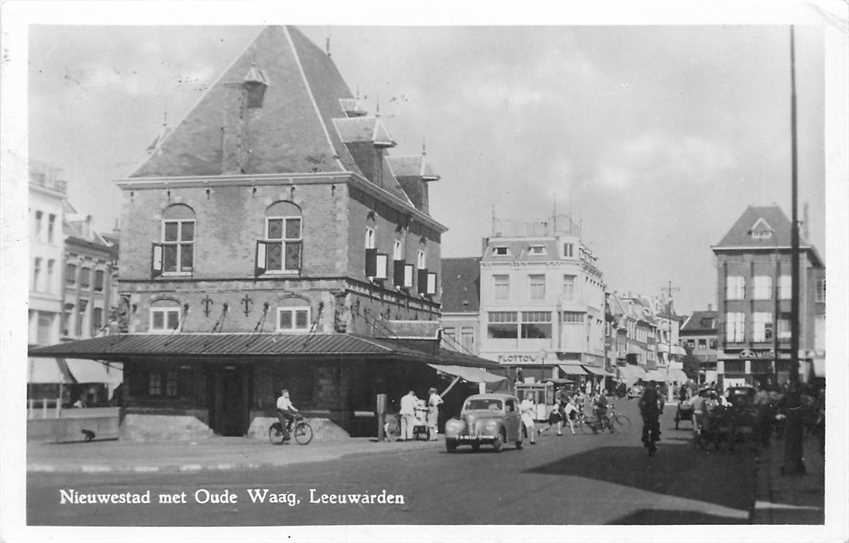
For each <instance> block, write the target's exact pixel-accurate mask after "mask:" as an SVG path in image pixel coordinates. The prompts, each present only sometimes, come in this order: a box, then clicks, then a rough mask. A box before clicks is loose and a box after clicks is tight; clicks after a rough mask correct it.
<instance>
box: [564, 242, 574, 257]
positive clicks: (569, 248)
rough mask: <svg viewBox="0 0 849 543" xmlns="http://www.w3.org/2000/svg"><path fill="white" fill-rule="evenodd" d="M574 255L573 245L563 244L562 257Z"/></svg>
mask: <svg viewBox="0 0 849 543" xmlns="http://www.w3.org/2000/svg"><path fill="white" fill-rule="evenodd" d="M572 256H574V245H573V244H572V243H564V244H563V258H572Z"/></svg>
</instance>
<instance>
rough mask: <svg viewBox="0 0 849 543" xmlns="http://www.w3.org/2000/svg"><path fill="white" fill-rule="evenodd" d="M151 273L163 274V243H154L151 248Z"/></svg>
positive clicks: (157, 275)
mask: <svg viewBox="0 0 849 543" xmlns="http://www.w3.org/2000/svg"><path fill="white" fill-rule="evenodd" d="M150 275H151V277H159V276H160V275H162V244H161V243H154V244H153V245H152V248H151V259H150Z"/></svg>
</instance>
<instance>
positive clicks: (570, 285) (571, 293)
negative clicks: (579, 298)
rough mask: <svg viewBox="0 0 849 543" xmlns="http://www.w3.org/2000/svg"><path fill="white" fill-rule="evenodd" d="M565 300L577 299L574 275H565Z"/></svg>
mask: <svg viewBox="0 0 849 543" xmlns="http://www.w3.org/2000/svg"><path fill="white" fill-rule="evenodd" d="M563 299H564V300H574V299H575V276H574V275H564V276H563Z"/></svg>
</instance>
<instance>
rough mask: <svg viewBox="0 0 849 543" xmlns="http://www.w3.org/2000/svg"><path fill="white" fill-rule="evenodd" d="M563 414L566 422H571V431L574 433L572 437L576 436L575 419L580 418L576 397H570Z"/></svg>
mask: <svg viewBox="0 0 849 543" xmlns="http://www.w3.org/2000/svg"><path fill="white" fill-rule="evenodd" d="M563 413H564V415H565V417H566V420H567V421H569V430H571V431H572V435H575V419H576V418H578V406H576V405H575V397H574V396H570V397H569V399H568V400H567V401H566V405H565V406H564V407H563Z"/></svg>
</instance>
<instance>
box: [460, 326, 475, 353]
mask: <svg viewBox="0 0 849 543" xmlns="http://www.w3.org/2000/svg"><path fill="white" fill-rule="evenodd" d="M460 343H461V344H462V345H463V347H464V348H465V349H466V350H467V351H468V352H470V353H473V352H475V329H474V328H473V327H471V326H464V327H463V328H462V329H461V330H460Z"/></svg>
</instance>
